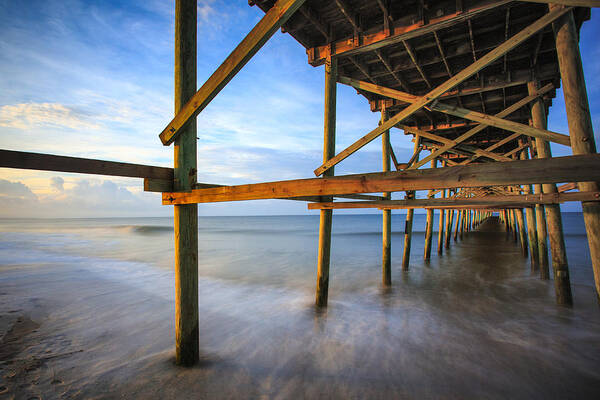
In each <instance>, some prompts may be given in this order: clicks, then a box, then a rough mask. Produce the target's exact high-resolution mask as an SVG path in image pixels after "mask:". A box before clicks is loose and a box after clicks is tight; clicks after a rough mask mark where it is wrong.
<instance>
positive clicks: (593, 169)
mask: <svg viewBox="0 0 600 400" xmlns="http://www.w3.org/2000/svg"><path fill="white" fill-rule="evenodd" d="M599 175H600V155H597V154H590V155H582V156H568V157H556V158H552V159H536V160H524V161H512V162H509V163H495V162H493V163H486V164H473V165H461V166H454V167H446V168H436V169H419V170H410V171H391V172H376V173H368V174H356V175H343V176H335V177H324V178H309V179H296V180H290V181H279V182H265V183H256V184H249V185H238V186H223V187H218V188H212V189H195V190H191V191H187V192H167V193H163V196H162V198H163V204H165V205H168V204H186V203H212V202H221V201H239V200H259V199H274V198H289V197H295V196H334V195H335V194H337V193H378V192H391V191H410V190H429V189H432V188H434V189H441V188H444V189H447V188H457V187H481V186H506V185H515V184H533V183H552V182H572V181H577V180H588V181H589V180H595V179H598V178H599Z"/></svg>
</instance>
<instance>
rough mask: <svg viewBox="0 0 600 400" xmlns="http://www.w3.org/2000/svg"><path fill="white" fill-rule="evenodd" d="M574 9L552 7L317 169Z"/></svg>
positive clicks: (319, 171)
mask: <svg viewBox="0 0 600 400" xmlns="http://www.w3.org/2000/svg"><path fill="white" fill-rule="evenodd" d="M570 10H571V8H564V9H558V10H552V11H550V12H549V13H547V14H546V15H544V16H543V17H541V18H540V19H538V20H537V21H535V22H534V23H532V24H531V25H529V26H528V27H526V28H525V29H523V30H521V31H520V32H519V33H517V34H516V35H514V36H513V37H511V38H510V39H508V40H507V41H505V42H504V43H502V44H501V45H500V46H498V47H496V48H495V49H494V50H491V51H490V52H488V53H487V54H486V55H484V56H483V57H481V58H480V59H479V60H477V61H475V62H474V63H473V64H471V65H469V66H468V67H467V68H465V69H463V70H462V71H460V72H459V73H457V74H456V75H454V76H453V77H451V78H450V79H448V80H447V81H446V82H444V83H442V84H441V85H439V86H438V87H436V88H435V89H433V90H431V91H430V92H429V93H427V94H426V95H425V96H423V97H420V98H419V99H418V100H416V101H415V102H413V103H411V104H410V105H409V106H408V107H406V108H405V109H404V110H402V111H400V112H399V113H397V114H396V115H394V116H393V117H392V118H390V119H389V120H387V121H386V122H385V123H384V124H381V125H380V126H379V127H377V128H376V129H374V130H372V131H371V132H369V133H367V134H366V135H365V136H363V137H362V138H360V139H359V140H357V141H356V142H354V143H353V144H351V145H350V146H349V147H347V148H346V149H344V150H342V151H341V152H340V153H338V154H337V155H336V156H335V157H333V158H331V159H330V160H329V161H327V162H325V163H323V164H322V165H321V166H320V167H319V168H317V169H316V170H315V171H314V172H315V175H316V176H319V175H322V174H323V172H325V171H327V170H328V169H329V168H331V167H333V166H334V165H336V164H337V163H339V162H340V161H342V160H344V159H346V158H347V157H348V156H350V155H351V154H353V153H354V152H356V151H357V150H359V149H360V148H362V147H363V146H365V145H366V144H368V143H370V142H371V141H373V140H374V139H375V138H377V137H378V136H379V135H381V134H382V133H383V132H384V131H386V130H388V129H390V128H391V127H393V126H395V125H397V124H398V123H399V122H401V121H402V120H404V119H405V118H407V117H409V116H411V115H412V114H414V113H415V112H416V111H418V110H420V109H421V108H423V107H424V106H426V105H427V104H429V103H431V102H433V101H434V100H436V99H437V98H438V97H440V96H441V95H442V94H444V93H445V92H446V91H448V90H450V89H452V88H453V87H455V86H457V85H459V84H460V83H462V82H463V81H465V80H466V79H468V78H469V77H471V76H473V75H474V74H476V73H477V72H479V71H481V70H482V69H483V68H485V67H486V66H487V65H489V64H490V63H492V62H494V61H496V60H497V59H498V58H500V57H502V56H503V55H504V53H507V52H509V51H510V50H512V49H513V48H515V47H517V46H518V45H519V44H521V43H523V42H524V41H525V40H527V39H528V38H530V37H531V36H532V35H534V34H535V33H536V32H538V31H539V30H541V29H542V28H544V27H545V26H546V25H548V24H550V23H551V22H553V21H554V20H556V19H557V18H559V17H560V16H562V15H564V14H565V13H567V12H569V11H570Z"/></svg>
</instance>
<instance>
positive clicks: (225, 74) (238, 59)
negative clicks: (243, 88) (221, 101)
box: [159, 0, 306, 146]
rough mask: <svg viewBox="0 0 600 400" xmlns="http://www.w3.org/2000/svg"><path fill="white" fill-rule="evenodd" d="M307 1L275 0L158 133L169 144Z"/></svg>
mask: <svg viewBox="0 0 600 400" xmlns="http://www.w3.org/2000/svg"><path fill="white" fill-rule="evenodd" d="M305 1H306V0H278V1H277V2H276V3H275V5H273V7H271V9H270V10H269V11H267V13H266V14H265V15H264V17H262V19H261V20H260V21H259V22H258V23H257V24H256V26H255V27H254V28H252V30H251V31H250V33H248V35H247V36H246V37H245V38H244V39H243V40H242V41H241V42H240V44H238V46H237V47H236V48H235V49H234V50H233V51H232V52H231V54H230V55H229V56H228V57H227V58H226V59H225V61H223V64H221V65H220V66H219V68H217V70H216V71H215V72H214V73H213V74H212V75H211V76H210V78H208V79H207V81H206V82H204V84H203V85H202V87H201V88H200V89H199V90H198V91H197V92H196V94H194V96H192V98H191V99H190V100H189V101H188V102H187V103H186V104H185V106H183V108H182V109H181V111H179V112H178V113H177V115H176V116H175V118H173V120H172V121H171V122H169V124H168V125H167V127H166V128H165V129H164V130H163V131H162V132H161V134H160V135H159V137H160V140H161V142H162V143H163V144H164V145H165V146H168V145H170V144H171V143H173V141H175V139H176V138H177V136H178V135H179V132H180V131H181V128H182V127H183V126H185V125H186V124H187V123H188V122H189V121H190V120H191V119H192V118H194V117H195V116H197V115H198V114H199V113H200V112H201V111H202V110H203V109H204V108H205V107H206V106H207V105H208V104H209V103H210V102H211V100H212V99H213V98H214V97H215V96H216V95H217V94H218V93H219V92H220V91H221V90H222V89H223V88H224V87H225V86H226V85H227V84H228V83H229V81H231V79H233V77H234V76H235V75H236V74H237V73H238V72H239V71H240V70H241V69H242V68H243V67H244V65H246V63H247V62H248V61H250V59H251V58H252V57H253V56H254V55H255V54H256V53H257V52H258V50H260V48H261V47H262V46H263V45H264V44H265V43H266V42H267V40H269V39H270V38H271V36H273V34H274V33H275V32H277V30H278V29H279V28H281V26H282V25H283V24H284V23H285V22H286V21H287V20H288V18H290V17H291V16H292V15H293V14H294V12H296V10H298V9H299V8H300V7H301V6H302V4H304V2H305Z"/></svg>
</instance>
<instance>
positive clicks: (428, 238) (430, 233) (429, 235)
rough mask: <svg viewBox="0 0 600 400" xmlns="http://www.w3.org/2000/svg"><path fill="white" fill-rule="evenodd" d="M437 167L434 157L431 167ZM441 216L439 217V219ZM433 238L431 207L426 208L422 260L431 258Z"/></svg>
mask: <svg viewBox="0 0 600 400" xmlns="http://www.w3.org/2000/svg"><path fill="white" fill-rule="evenodd" d="M436 167H437V160H436V159H435V158H434V159H433V160H431V168H436ZM432 192H433V190H430V191H429V196H428V197H431V193H432ZM441 218H442V217H440V220H441ZM432 240H433V208H428V209H427V222H426V226H425V247H424V249H425V254H424V255H423V259H424V260H429V259H430V258H431V242H432Z"/></svg>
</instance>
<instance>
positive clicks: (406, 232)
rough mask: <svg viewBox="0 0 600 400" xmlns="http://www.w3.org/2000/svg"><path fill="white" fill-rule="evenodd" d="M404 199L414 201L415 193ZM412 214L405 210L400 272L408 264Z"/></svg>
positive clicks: (412, 211)
mask: <svg viewBox="0 0 600 400" xmlns="http://www.w3.org/2000/svg"><path fill="white" fill-rule="evenodd" d="M420 142H421V140H420V138H419V136H415V146H414V152H413V154H415V155H416V156H415V159H414V162H417V161H419V154H418V151H419V146H420ZM406 198H407V199H414V198H415V192H406ZM414 212H415V210H413V209H412V208H411V209H410V210H406V222H405V224H404V249H403V251H402V270H403V271H408V264H409V262H410V245H411V241H412V227H413V217H414Z"/></svg>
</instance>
